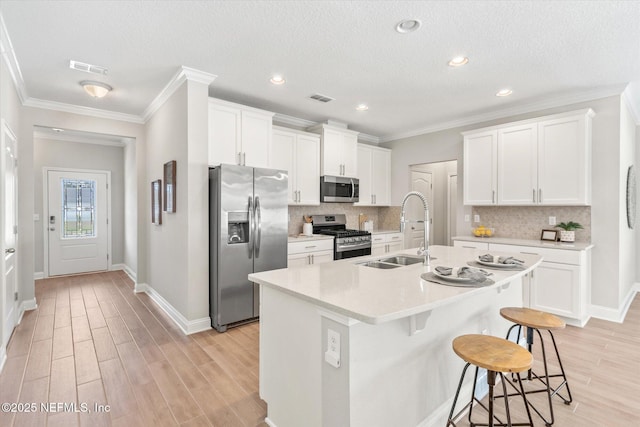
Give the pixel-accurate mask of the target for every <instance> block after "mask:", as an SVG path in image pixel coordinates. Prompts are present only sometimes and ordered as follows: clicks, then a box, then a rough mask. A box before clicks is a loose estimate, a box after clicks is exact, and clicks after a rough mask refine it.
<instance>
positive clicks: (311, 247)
mask: <svg viewBox="0 0 640 427" xmlns="http://www.w3.org/2000/svg"><path fill="white" fill-rule="evenodd" d="M315 247H316V246H315V245H313V246H305V247H304V248H305V249H313V248H315Z"/></svg>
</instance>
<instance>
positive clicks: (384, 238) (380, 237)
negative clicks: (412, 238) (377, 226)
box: [371, 233, 404, 245]
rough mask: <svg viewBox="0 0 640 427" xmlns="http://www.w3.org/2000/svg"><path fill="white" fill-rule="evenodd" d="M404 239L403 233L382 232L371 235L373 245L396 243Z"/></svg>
mask: <svg viewBox="0 0 640 427" xmlns="http://www.w3.org/2000/svg"><path fill="white" fill-rule="evenodd" d="M402 241H404V234H402V233H382V234H372V235H371V244H373V245H375V244H377V243H395V242H402Z"/></svg>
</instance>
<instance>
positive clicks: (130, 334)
mask: <svg viewBox="0 0 640 427" xmlns="http://www.w3.org/2000/svg"><path fill="white" fill-rule="evenodd" d="M35 293H36V300H37V303H38V308H37V309H36V310H33V311H29V312H26V313H25V314H24V316H23V318H22V321H21V323H20V325H18V327H17V328H16V329H15V331H14V333H13V336H12V337H11V340H10V342H9V346H8V349H7V356H8V358H7V362H6V364H5V366H4V369H3V370H2V373H1V374H0V402H2V403H6V402H9V403H11V402H20V403H23V404H24V403H32V402H33V403H36V404H37V409H36V411H35V412H30V413H11V412H2V411H0V426H2V427H5V426H7V427H8V426H65V427H72V426H91V427H102V426H123V427H131V426H154V427H155V426H158V427H160V426H177V425H180V426H194V427H195V426H216V427H217V426H228V427H235V426H238V427H254V426H261V427H263V426H266V424H265V423H264V417H265V416H266V413H267V411H266V404H265V403H264V402H263V401H262V400H261V399H260V398H259V397H258V334H259V326H258V324H257V323H253V324H249V325H244V326H241V327H237V328H234V329H231V330H229V331H228V332H227V333H225V334H219V333H218V332H216V331H214V330H211V331H206V332H202V333H199V334H194V335H190V336H185V335H184V334H183V333H182V332H181V331H180V330H179V329H178V328H177V327H176V326H175V325H174V324H173V323H172V321H171V320H170V319H169V318H168V317H167V316H166V314H165V313H164V312H163V311H162V310H161V309H160V308H159V307H158V306H157V305H155V303H154V302H152V301H151V299H150V298H149V297H148V296H147V295H146V294H135V293H134V292H133V283H132V281H131V280H130V279H129V277H128V276H127V275H126V274H124V273H123V272H121V271H114V272H108V273H97V274H87V275H79V276H69V277H62V278H55V279H45V280H37V281H36V287H35ZM47 402H49V403H67V404H75V405H76V407H77V408H78V412H69V411H66V412H65V411H64V410H58V411H53V410H52V409H51V408H50V409H49V410H46V411H42V410H41V407H40V403H47ZM82 404H86V405H87V407H88V409H89V410H90V411H92V412H90V413H89V412H82V406H81V405H82ZM96 405H102V407H104V406H105V405H109V408H110V410H109V411H108V412H96V411H94V408H95V407H96ZM53 409H55V408H53ZM61 409H62V408H61Z"/></svg>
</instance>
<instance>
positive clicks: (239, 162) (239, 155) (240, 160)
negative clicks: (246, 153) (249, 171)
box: [236, 151, 242, 166]
mask: <svg viewBox="0 0 640 427" xmlns="http://www.w3.org/2000/svg"><path fill="white" fill-rule="evenodd" d="M236 157H237V158H238V161H237V164H238V165H239V166H242V153H241V152H239V151H238V155H237V156H236Z"/></svg>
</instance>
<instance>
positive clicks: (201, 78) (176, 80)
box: [142, 65, 218, 123]
mask: <svg viewBox="0 0 640 427" xmlns="http://www.w3.org/2000/svg"><path fill="white" fill-rule="evenodd" d="M216 77H218V76H216V75H214V74H209V73H205V72H204V71H198V70H196V69H194V68H189V67H185V66H184V65H183V66H181V67H180V69H179V70H178V72H177V73H176V74H175V75H174V76H173V77H172V78H171V80H169V83H167V85H166V86H165V87H164V88H163V89H162V90H161V91H160V93H159V94H158V96H156V97H155V99H154V100H153V101H151V103H150V104H149V106H148V107H147V108H146V110H144V113H143V114H142V119H143V122H144V123H146V122H147V121H148V120H149V119H150V118H151V116H153V115H154V114H155V113H156V111H158V109H159V108H160V107H161V106H162V105H163V104H164V103H165V102H166V101H167V99H169V97H170V96H171V95H173V93H174V92H175V91H176V90H177V89H178V88H179V87H180V85H181V84H182V83H184V82H185V81H187V80H190V81H193V82H196V83H202V84H206V85H207V86H208V85H210V84H211V82H213V81H214V80H215V79H216Z"/></svg>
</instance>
